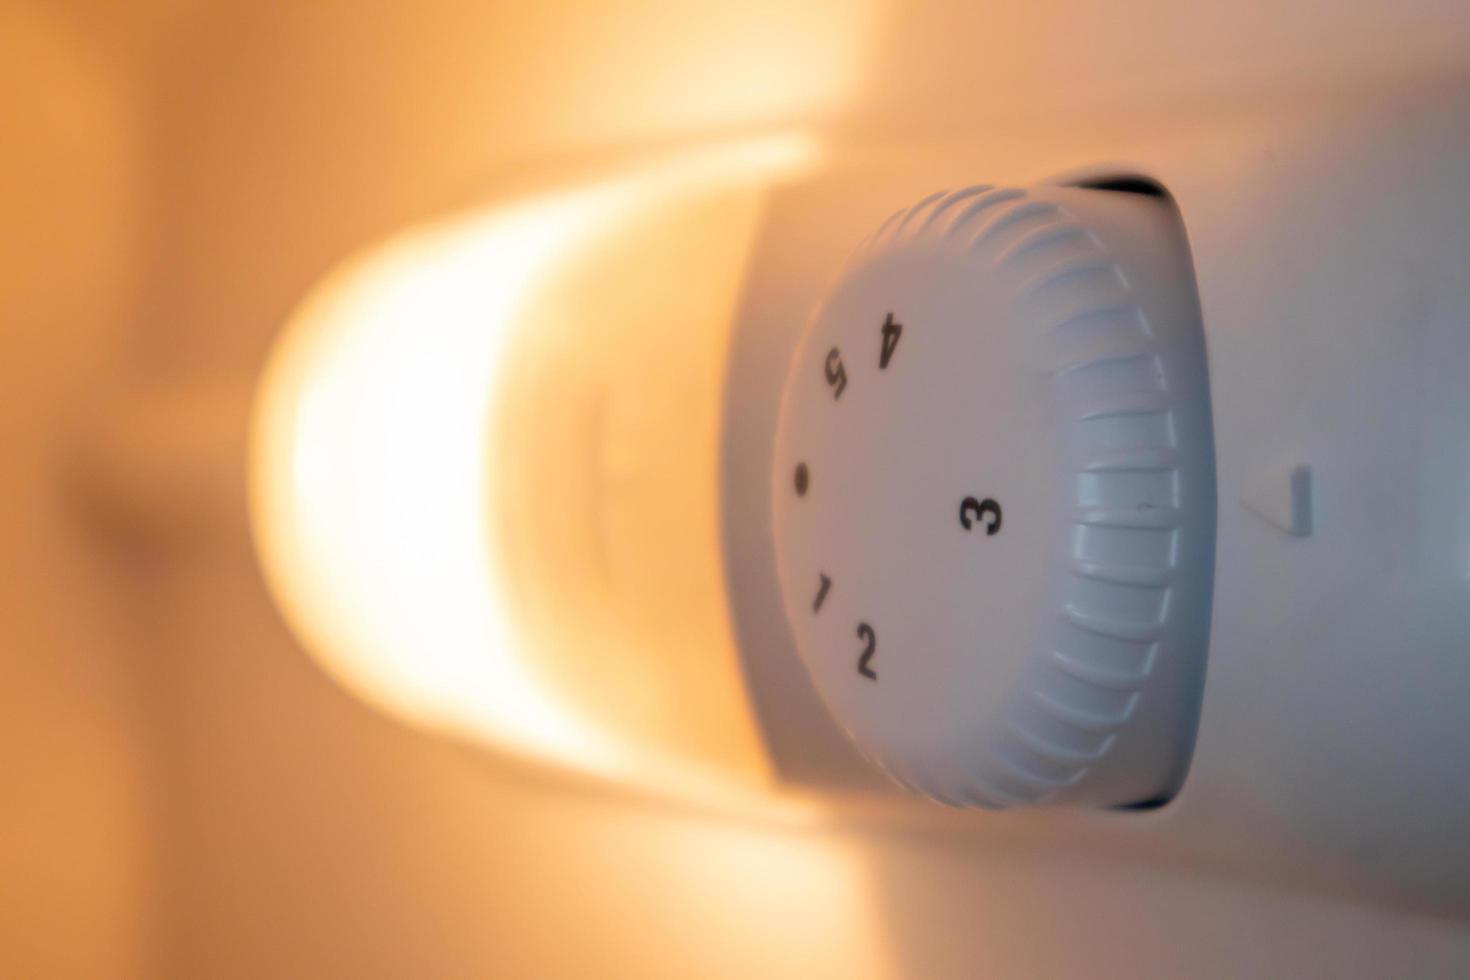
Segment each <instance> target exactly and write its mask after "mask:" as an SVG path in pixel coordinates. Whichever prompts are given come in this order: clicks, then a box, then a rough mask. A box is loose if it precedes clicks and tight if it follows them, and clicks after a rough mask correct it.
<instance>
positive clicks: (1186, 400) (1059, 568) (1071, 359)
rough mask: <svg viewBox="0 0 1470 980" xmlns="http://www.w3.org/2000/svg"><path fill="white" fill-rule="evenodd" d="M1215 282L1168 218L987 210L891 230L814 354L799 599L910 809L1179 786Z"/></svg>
mask: <svg viewBox="0 0 1470 980" xmlns="http://www.w3.org/2000/svg"><path fill="white" fill-rule="evenodd" d="M1107 242H1112V243H1114V244H1116V243H1118V242H1122V243H1124V244H1125V245H1126V247H1125V248H1122V249H1120V250H1118V251H1117V252H1116V253H1115V252H1113V251H1112V250H1111V249H1110V248H1109V246H1108V245H1107V244H1105V243H1107ZM1120 262H1121V263H1122V264H1121V265H1120ZM1192 281H1193V280H1192V275H1191V273H1190V270H1189V268H1188V265H1187V252H1186V251H1185V250H1184V249H1183V248H1182V239H1181V238H1180V236H1179V228H1178V225H1177V222H1176V219H1175V217H1174V216H1172V215H1171V213H1170V212H1169V208H1168V205H1167V204H1165V203H1163V202H1160V201H1158V200H1156V199H1140V198H1138V197H1137V196H1136V195H1132V196H1125V197H1119V196H1118V195H1116V194H1111V193H1109V192H1100V191H1086V190H1080V189H1075V188H1073V189H1067V188H1035V189H1032V190H1030V191H1025V192H1023V191H1019V190H1014V189H1005V188H984V187H976V188H967V189H964V190H961V191H956V192H953V193H951V194H938V195H931V196H930V197H928V198H925V199H924V200H923V201H921V202H920V203H919V204H917V205H915V206H914V207H913V208H911V209H910V210H908V211H906V212H901V213H900V214H899V215H895V217H894V218H893V219H890V221H889V223H888V224H887V225H885V226H884V228H883V229H881V230H880V231H879V233H878V234H877V235H876V236H875V238H874V239H873V240H872V241H870V243H869V244H868V245H867V246H866V247H865V248H864V249H862V250H860V251H859V254H858V256H857V257H856V258H855V259H854V260H853V263H852V265H851V266H850V267H849V268H848V269H847V270H845V272H844V274H843V276H842V277H841V279H840V281H839V283H838V285H837V286H836V287H835V289H834V290H833V291H832V293H831V295H830V296H829V298H828V300H827V302H826V305H825V306H824V307H823V308H822V310H821V312H820V313H819V314H818V316H817V317H816V319H815V320H814V322H813V323H812V325H811V327H810V328H809V329H808V331H807V333H806V335H805V337H804V338H803V340H802V343H801V345H800V346H799V347H798V350H797V352H796V355H795V357H794V359H793V361H792V363H791V366H790V369H789V372H788V376H787V383H786V389H785V393H784V396H783V400H782V404H781V415H780V421H779V424H778V426H777V434H776V446H775V458H774V466H775V470H776V471H777V473H778V476H777V478H776V479H775V480H774V481H773V484H772V485H773V493H774V498H773V501H772V507H773V524H774V529H775V534H776V541H775V545H776V559H777V571H778V573H779V577H780V583H781V589H782V598H783V600H784V603H785V607H786V613H787V617H788V619H789V621H790V623H791V627H792V631H793V633H794V635H795V639H796V644H797V648H798V651H799V652H800V654H801V657H802V659H803V661H804V662H805V663H806V666H807V668H808V671H809V672H810V674H811V676H812V678H813V680H814V681H815V683H816V686H817V688H818V690H819V692H820V693H821V694H822V696H823V698H824V699H825V701H826V703H827V706H828V708H830V709H831V712H832V714H833V715H834V716H835V717H836V718H837V720H838V721H839V722H840V723H841V724H842V725H843V726H844V727H845V728H846V729H847V732H848V734H849V735H850V736H851V737H852V739H853V740H854V741H855V742H856V743H857V745H858V746H859V748H861V749H863V750H864V751H865V752H866V753H867V754H868V755H869V756H870V757H871V758H872V759H873V760H874V761H876V762H877V763H878V764H879V765H881V766H882V767H883V768H884V769H886V770H887V771H888V772H889V773H890V774H891V775H893V776H895V777H896V778H897V779H898V780H899V781H900V782H903V783H905V784H907V785H909V786H911V787H914V788H917V789H919V790H921V791H922V792H925V793H927V794H928V795H930V796H933V797H935V798H937V799H940V800H943V801H948V802H955V803H960V804H975V805H981V806H1010V805H1019V804H1030V803H1039V802H1065V801H1086V802H1091V803H1096V804H1116V803H1132V802H1137V801H1139V800H1145V799H1154V798H1157V797H1158V794H1160V793H1163V792H1168V791H1169V789H1170V787H1173V786H1177V785H1178V781H1179V779H1180V778H1181V777H1182V772H1183V769H1182V766H1183V765H1184V763H1185V760H1187V758H1188V752H1189V748H1190V745H1191V739H1192V732H1193V726H1194V724H1195V721H1196V720H1197V717H1198V715H1197V706H1198V692H1199V683H1200V677H1201V675H1202V671H1201V665H1202V663H1203V649H1204V645H1205V642H1206V639H1207V631H1208V623H1209V619H1208V608H1209V581H1210V569H1211V566H1210V555H1211V553H1212V548H1213V535H1214V523H1213V515H1214V484H1213V469H1212V459H1211V452H1212V449H1211V445H1212V443H1211V437H1210V430H1209V408H1208V377H1207V374H1206V371H1205V361H1204V347H1203V333H1202V330H1201V327H1200V322H1199V316H1198V302H1197V299H1196V298H1195V296H1194V293H1193V289H1192Z"/></svg>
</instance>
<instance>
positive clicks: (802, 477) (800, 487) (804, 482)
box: [796, 463, 811, 497]
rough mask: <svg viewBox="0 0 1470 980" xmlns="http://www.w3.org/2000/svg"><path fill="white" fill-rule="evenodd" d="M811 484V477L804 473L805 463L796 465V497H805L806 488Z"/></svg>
mask: <svg viewBox="0 0 1470 980" xmlns="http://www.w3.org/2000/svg"><path fill="white" fill-rule="evenodd" d="M810 484H811V476H810V474H808V473H807V471H806V464H805V463H797V464H796V495H797V496H798V497H805V496H806V488H807V487H808V486H809V485H810Z"/></svg>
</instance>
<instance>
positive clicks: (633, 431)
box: [251, 136, 814, 787]
mask: <svg viewBox="0 0 1470 980" xmlns="http://www.w3.org/2000/svg"><path fill="white" fill-rule="evenodd" d="M813 156H814V148H813V147H812V145H811V144H810V143H809V142H808V141H806V140H805V139H803V138H800V137H797V136H779V137H773V138H767V139H762V140H757V141H747V142H742V143H739V144H734V145H720V146H711V147H706V148H703V149H700V150H698V151H695V152H690V153H685V154H682V155H680V156H678V157H676V158H669V159H663V160H659V161H656V162H653V163H649V164H647V165H645V166H643V167H641V168H638V169H636V170H633V171H630V172H626V173H624V174H622V175H620V176H615V177H612V178H609V179H607V180H604V181H601V182H598V183H595V184H590V185H584V186H581V187H578V188H575V189H571V190H567V191H565V192H561V193H557V194H554V195H549V196H544V197H539V198H536V199H531V200H524V201H520V202H517V203H512V204H507V205H504V206H496V207H490V208H487V209H485V210H482V211H478V212H475V213H471V214H465V215H461V216H457V217H454V218H452V219H449V220H444V221H441V222H438V223H434V224H431V225H428V226H425V227H421V228H418V229H415V230H412V231H409V232H406V233H404V234H401V235H399V236H397V237H395V238H394V239H392V240H390V241H388V242H387V243H385V244H383V245H381V246H379V247H376V248H373V249H371V250H369V251H368V252H366V253H365V254H363V255H362V256H360V257H358V258H355V259H353V260H351V261H348V262H347V263H345V264H344V265H343V266H342V267H341V268H339V269H338V270H337V271H335V272H333V273H332V274H331V275H329V276H328V277H327V278H326V279H325V280H324V281H323V282H322V283H321V284H320V285H319V286H318V287H317V288H316V289H315V290H314V291H313V292H312V293H311V295H310V296H309V297H308V298H307V299H306V301H305V302H304V303H303V304H302V305H301V307H300V308H299V309H298V310H297V311H296V313H295V314H294V316H293V317H292V318H291V321H290V323H289V324H288V325H287V327H286V329H285V330H284V331H283V332H282V334H281V336H280V339H279V341H278V343H277V346H276V349H275V351H274V353H273V356H272V358H271V360H270V363H269V366H268V368H267V370H266V372H265V374H264V376H263V379H262V381H261V383H260V387H259V392H258V396H257V402H256V406H255V412H254V420H253V434H252V447H251V482H252V487H251V507H252V516H253V522H254V527H255V533H256V541H257V547H258V551H259V553H260V557H261V561H262V564H263V566H264V569H265V572H266V576H267V579H268V581H269V583H270V585H271V588H272V590H273V592H274V595H275V597H276V599H277V601H278V602H279V604H280V606H281V608H282V609H283V610H284V612H285V614H286V617H287V619H288V621H289V623H290V624H291V626H292V628H293V629H294V630H295V632H296V633H297V635H298V636H299V637H300V638H301V640H302V641H303V643H304V644H305V645H306V647H307V648H308V649H309V650H310V651H311V652H312V653H313V654H314V655H315V656H316V658H317V659H318V660H319V661H320V662H321V663H322V664H323V665H324V666H325V667H326V668H327V670H328V671H329V672H330V673H331V674H332V675H333V676H335V677H336V678H337V679H338V680H340V681H341V682H342V683H343V684H345V685H346V686H348V687H349V688H350V689H352V690H353V691H355V692H356V693H357V694H359V695H360V696H362V697H364V698H366V699H367V700H369V701H371V702H372V703H374V704H376V705H379V706H381V707H383V708H386V709H387V710H389V711H390V712H392V713H394V714H396V715H399V716H401V717H404V718H407V719H410V720H412V721H413V722H415V723H417V724H419V725H422V726H426V727H429V728H432V729H435V730H438V731H442V732H447V733H452V734H454V735H457V736H461V737H468V738H471V739H473V740H476V741H478V742H480V743H483V744H486V745H489V746H493V747H494V748H496V749H499V750H502V751H506V752H511V753H516V754H519V755H524V756H530V757H533V758H536V759H541V760H551V761H554V762H557V763H560V764H563V765H566V766H570V767H574V768H577V769H581V770H585V771H590V772H594V773H598V774H601V775H605V776H609V777H613V778H617V779H624V780H630V781H634V782H639V783H644V784H654V785H660V786H664V787H669V786H676V787H688V786H693V785H695V784H700V783H711V784H713V783H720V782H723V783H725V784H729V783H730V782H731V780H732V777H733V780H734V782H736V783H740V784H744V785H759V784H761V783H763V782H765V781H766V780H767V778H768V776H769V766H768V763H767V760H766V757H765V754H764V751H763V748H762V744H761V740H760V737H759V734H758V731H757V729H756V726H755V724H754V721H753V719H752V717H751V715H750V711H749V707H748V704H747V700H746V697H745V692H744V690H743V687H742V680H741V674H740V670H739V665H738V661H737V658H736V653H735V647H734V641H733V639H732V636H731V631H730V627H729V623H728V621H727V619H726V611H725V603H724V596H723V582H722V573H721V569H720V563H719V541H718V520H717V510H716V507H717V494H716V477H717V446H718V429H719V400H720V389H721V379H722V369H723V355H724V351H725V343H726V339H727V334H728V330H729V325H730V321H731V319H732V313H733V308H734V305H735V303H736V301H737V295H736V293H737V287H738V282H739V279H740V274H741V265H742V262H743V261H744V256H745V255H746V252H747V246H748V244H749V241H750V237H751V235H752V234H753V231H754V228H755V224H756V220H757V217H758V215H759V210H760V207H761V201H762V186H763V185H765V184H768V183H769V182H770V181H771V180H772V179H775V178H777V177H779V176H780V175H783V174H789V173H791V172H793V171H795V170H797V169H800V168H802V167H804V166H806V165H807V164H809V163H810V161H811V160H812V159H813Z"/></svg>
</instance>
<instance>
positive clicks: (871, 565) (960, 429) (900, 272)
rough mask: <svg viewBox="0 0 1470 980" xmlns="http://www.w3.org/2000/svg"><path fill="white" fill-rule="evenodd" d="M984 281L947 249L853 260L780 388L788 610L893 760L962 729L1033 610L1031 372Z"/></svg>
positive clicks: (821, 682) (839, 693) (1021, 646)
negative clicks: (856, 263)
mask: <svg viewBox="0 0 1470 980" xmlns="http://www.w3.org/2000/svg"><path fill="white" fill-rule="evenodd" d="M994 294H995V290H994V288H993V284H992V283H990V282H989V281H988V278H987V277H986V276H985V275H983V270H982V271H981V272H977V270H976V268H974V266H973V264H972V263H971V262H969V261H967V259H966V257H965V256H958V257H956V256H953V255H950V254H947V253H945V252H942V251H932V252H922V251H920V252H917V253H915V252H907V253H902V254H897V255H894V254H888V255H883V256H879V257H877V258H875V259H873V260H871V262H870V263H869V264H868V265H866V266H865V267H864V268H862V269H861V270H857V271H856V272H855V273H854V274H852V275H850V276H848V277H847V278H846V280H845V282H844V284H843V285H842V286H840V287H839V288H838V290H837V291H836V292H835V293H834V294H833V295H832V296H831V297H830V299H829V301H828V303H827V305H826V307H825V308H824V310H823V311H822V312H821V314H820V315H819V316H818V317H817V319H816V322H815V323H814V325H813V327H812V328H811V330H810V331H809V333H808V335H807V337H806V340H805V342H804V344H803V345H802V347H801V349H800V351H799V353H798V354H797V357H796V360H795V362H794V365H793V368H792V371H791V374H790V376H789V379H788V383H787V390H786V394H785V401H784V403H783V407H782V422H781V427H780V431H779V433H778V442H777V467H778V469H779V470H781V471H782V472H783V473H784V478H783V479H778V480H777V482H776V494H775V500H774V507H775V518H776V533H777V551H778V561H779V564H780V569H779V571H780V576H781V583H782V588H783V593H784V599H785V603H786V608H787V613H788V616H789V618H790V620H791V622H792V624H793V628H794V629H795V631H796V634H797V641H798V644H799V646H800V648H801V651H802V654H803V656H804V657H805V659H806V661H807V664H808V667H809V668H810V670H811V672H812V674H813V676H814V677H815V678H816V680H817V684H818V686H819V688H820V689H821V692H822V694H823V696H824V697H825V698H826V699H827V701H828V703H829V705H831V706H832V708H833V709H834V713H835V714H836V715H837V716H838V717H839V718H840V719H842V721H843V722H844V724H845V725H846V726H847V727H848V729H849V733H850V734H851V735H852V736H853V737H854V739H855V740H856V741H857V742H858V744H859V745H860V746H861V747H864V748H866V749H867V750H868V751H869V752H870V753H873V754H875V755H878V756H880V758H879V760H878V761H880V763H882V764H883V765H885V767H887V768H889V769H890V770H891V771H894V772H895V774H900V775H901V774H902V773H903V772H904V771H905V770H906V769H908V768H909V767H910V766H911V765H916V764H917V763H916V762H913V761H912V760H915V759H918V758H921V757H923V756H926V755H929V754H931V753H932V752H934V751H941V752H945V753H951V754H952V753H961V754H963V753H964V752H965V751H967V750H968V747H972V746H975V745H976V744H978V742H979V741H980V740H981V739H982V732H983V729H984V728H985V726H986V725H987V724H989V723H991V721H992V720H993V719H994V718H995V717H997V716H998V715H1001V714H1003V713H1004V711H1005V705H1004V704H1003V695H1004V694H1005V693H1007V692H1008V690H1009V689H1011V688H1012V687H1013V686H1014V685H1013V683H1011V682H1010V680H1011V679H1012V675H1018V674H1019V672H1020V671H1021V670H1022V669H1023V668H1024V654H1025V652H1026V651H1027V650H1028V649H1029V647H1030V645H1031V643H1032V641H1033V640H1034V638H1035V633H1036V630H1037V617H1038V616H1040V615H1042V612H1041V610H1040V608H1039V603H1040V601H1041V597H1042V595H1043V594H1044V593H1045V591H1046V588H1045V583H1044V581H1043V579H1044V576H1045V575H1046V569H1047V567H1048V562H1047V561H1046V554H1047V552H1048V550H1049V549H1052V548H1053V547H1054V546H1055V542H1052V541H1049V540H1048V539H1047V537H1046V529H1047V527H1049V526H1051V522H1049V521H1048V520H1047V517H1048V516H1049V514H1050V512H1051V510H1052V509H1053V508H1054V506H1055V501H1054V499H1053V497H1054V490H1053V488H1054V486H1055V483H1056V481H1054V480H1049V479H1047V474H1048V471H1049V470H1051V469H1052V468H1053V467H1054V465H1055V461H1054V460H1053V459H1052V458H1051V457H1052V455H1053V450H1052V447H1053V446H1054V444H1055V440H1053V439H1050V438H1048V437H1047V433H1046V430H1047V429H1048V428H1049V426H1050V425H1051V420H1050V409H1049V404H1050V403H1049V400H1048V397H1047V395H1048V388H1047V385H1046V380H1045V378H1044V377H1042V376H1040V375H1039V374H1037V373H1036V372H1035V371H1032V372H1030V373H1029V374H1028V373H1026V372H1024V371H1018V370H1016V365H1017V361H1018V358H1019V360H1021V361H1023V362H1024V361H1026V360H1027V359H1028V358H1027V357H1026V356H1025V350H1024V347H1025V346H1026V344H1027V342H1028V340H1027V338H1025V337H1016V336H1013V335H1011V334H1010V333H1009V332H1008V331H1007V329H1006V328H1005V327H1004V326H1003V325H1002V324H1003V323H1004V322H1005V318H1003V317H1000V316H997V315H994V314H993V313H991V314H989V315H988V314H987V311H991V310H994V309H995V307H996V303H997V298H996V296H995V295H994ZM977 667H978V668H981V669H976V668H977ZM875 746H883V747H884V750H883V751H882V752H877V751H876V750H875V748H874V747H875ZM905 747H911V749H912V758H911V759H909V758H904V756H906V755H909V753H908V752H906V751H905Z"/></svg>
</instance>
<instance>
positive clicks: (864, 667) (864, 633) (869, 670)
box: [857, 623, 878, 681]
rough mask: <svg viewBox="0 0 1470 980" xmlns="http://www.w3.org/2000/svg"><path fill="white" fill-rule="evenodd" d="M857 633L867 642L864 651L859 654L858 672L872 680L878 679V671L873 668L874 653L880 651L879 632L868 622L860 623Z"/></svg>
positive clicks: (860, 638)
mask: <svg viewBox="0 0 1470 980" xmlns="http://www.w3.org/2000/svg"><path fill="white" fill-rule="evenodd" d="M857 635H858V639H859V640H862V641H863V643H864V644H865V646H864V647H863V652H862V653H860V654H858V662H857V668H858V673H859V674H862V675H863V676H864V677H866V678H867V679H868V680H870V681H876V680H877V679H878V672H877V671H876V670H874V669H873V654H875V653H877V652H878V634H876V633H874V632H873V627H871V626H869V625H868V624H867V623H858V628H857Z"/></svg>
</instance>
